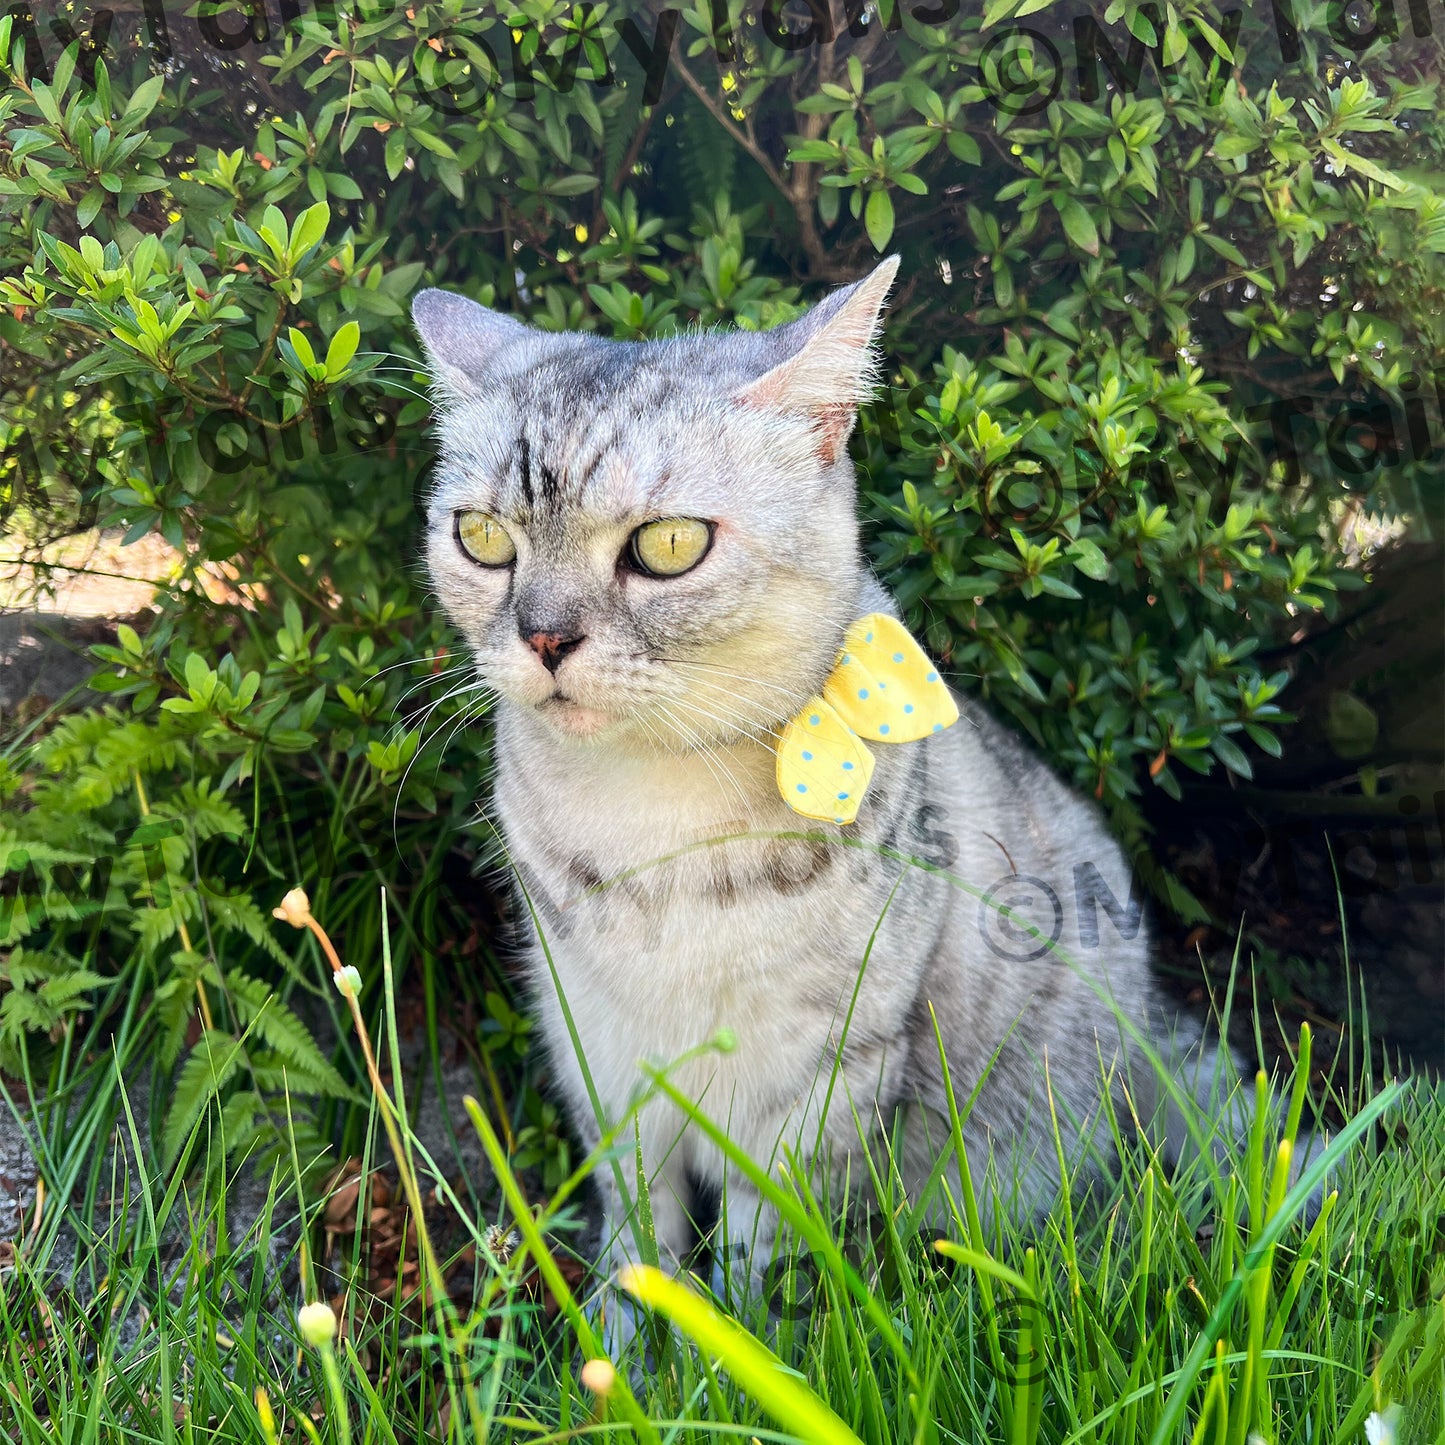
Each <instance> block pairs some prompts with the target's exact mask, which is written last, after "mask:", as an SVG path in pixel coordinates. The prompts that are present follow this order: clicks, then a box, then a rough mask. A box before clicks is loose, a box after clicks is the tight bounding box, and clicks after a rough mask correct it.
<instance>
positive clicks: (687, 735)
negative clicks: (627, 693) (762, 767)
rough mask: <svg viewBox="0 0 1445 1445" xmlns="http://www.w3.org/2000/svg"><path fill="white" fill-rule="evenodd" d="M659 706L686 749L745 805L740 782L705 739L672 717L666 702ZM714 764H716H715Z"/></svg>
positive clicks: (745, 801)
mask: <svg viewBox="0 0 1445 1445" xmlns="http://www.w3.org/2000/svg"><path fill="white" fill-rule="evenodd" d="M660 706H661V709H662V716H663V718H664V719H665V720H666V721H667V722H668V723H669V724H670V725H671V726H672V728H673V730H674V731H675V732H676V733H677V735H678V737H680V738H681V739H682V740H683V742H684V743H686V744H687V746H688V749H689V750H690V751H691V752H693V753H695V754H696V755H697V757H699V758H700V759H701V760H702V763H703V766H704V767H706V768H707V770H708V772H710V773H711V774H712V775H713V777H714V779H716V780H718V782H719V783H727V784H729V785H730V786H731V787H732V789H733V791H734V792H735V793H736V794H737V795H738V800H739V801H740V802H741V803H742V805H743V806H744V807H747V803H748V799H747V794H746V793H744V791H743V789H742V786H741V784H739V782H738V780H737V779H736V778H735V777H734V776H733V775H732V773H731V772H730V771H729V770H728V768H727V766H726V764H724V763H723V760H722V759H721V758H720V757H718V756H717V754H716V753H715V751H714V750H713V749H712V748H711V747H709V746H708V744H707V743H706V741H705V740H703V739H701V738H699V737H698V736H697V735H696V734H695V733H694V732H693V731H692V729H691V728H690V727H688V726H687V724H686V723H684V722H682V721H681V720H680V719H678V718H676V717H674V716H673V714H672V710H671V708H669V707H668V706H667V704H666V703H663V704H661V705H660ZM714 764H716V766H715V765H714Z"/></svg>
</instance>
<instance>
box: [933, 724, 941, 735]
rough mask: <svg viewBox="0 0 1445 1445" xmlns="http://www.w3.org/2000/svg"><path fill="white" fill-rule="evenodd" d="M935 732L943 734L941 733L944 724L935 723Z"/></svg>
mask: <svg viewBox="0 0 1445 1445" xmlns="http://www.w3.org/2000/svg"><path fill="white" fill-rule="evenodd" d="M933 731H934V732H936V733H941V732H942V731H943V724H942V723H934V725H933Z"/></svg>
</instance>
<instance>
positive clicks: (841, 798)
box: [838, 793, 848, 803]
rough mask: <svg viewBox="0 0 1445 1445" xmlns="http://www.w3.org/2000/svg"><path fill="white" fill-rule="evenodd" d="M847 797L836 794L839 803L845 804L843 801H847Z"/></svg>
mask: <svg viewBox="0 0 1445 1445" xmlns="http://www.w3.org/2000/svg"><path fill="white" fill-rule="evenodd" d="M847 797H848V795H847V793H839V794H838V801H839V802H840V803H842V802H845V801H846V800H847Z"/></svg>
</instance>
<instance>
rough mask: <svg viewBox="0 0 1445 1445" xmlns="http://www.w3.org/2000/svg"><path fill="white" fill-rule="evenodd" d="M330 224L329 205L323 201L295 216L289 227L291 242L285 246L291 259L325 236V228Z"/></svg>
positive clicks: (297, 257)
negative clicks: (292, 223)
mask: <svg viewBox="0 0 1445 1445" xmlns="http://www.w3.org/2000/svg"><path fill="white" fill-rule="evenodd" d="M330 224H331V207H330V206H328V205H327V204H326V202H325V201H317V203H316V204H315V205H314V206H308V207H307V208H306V209H305V210H304V211H302V212H301V214H300V215H299V216H297V218H296V224H295V226H293V227H292V229H291V244H290V246H289V247H288V248H287V249H288V250H289V251H290V254H291V259H292V260H293V261H296V260H299V259H300V258H301V256H302V255H303V254H304V253H305V252H306V251H309V250H310V249H311V247H312V246H314V245H316V244H317V243H318V242H320V241H322V240H324V239H325V237H326V228H327V226H329V225H330Z"/></svg>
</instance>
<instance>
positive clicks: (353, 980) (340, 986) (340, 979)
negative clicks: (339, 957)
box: [331, 963, 361, 998]
mask: <svg viewBox="0 0 1445 1445" xmlns="http://www.w3.org/2000/svg"><path fill="white" fill-rule="evenodd" d="M331 977H332V978H333V979H334V980H335V982H336V988H337V991H338V992H339V993H340V994H341V996H342V998H356V997H358V996H359V995H360V993H361V974H360V973H358V972H357V970H356V969H354V968H353V967H352V966H351V965H350V964H349V963H348V964H347V965H346V967H345V968H343V969H338V970H337V972H335V973H333V974H332V975H331Z"/></svg>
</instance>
